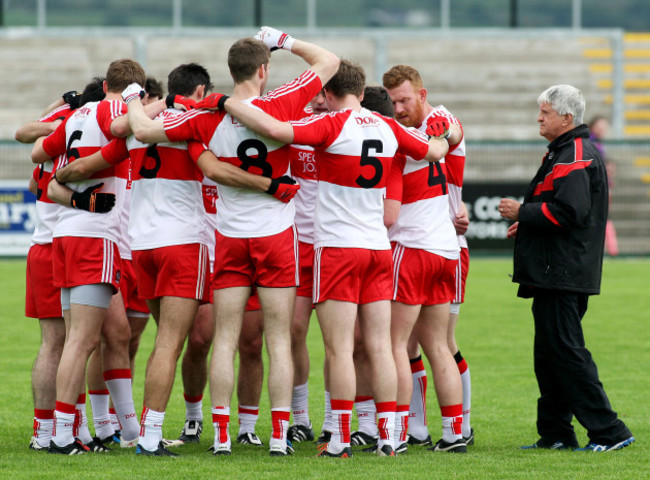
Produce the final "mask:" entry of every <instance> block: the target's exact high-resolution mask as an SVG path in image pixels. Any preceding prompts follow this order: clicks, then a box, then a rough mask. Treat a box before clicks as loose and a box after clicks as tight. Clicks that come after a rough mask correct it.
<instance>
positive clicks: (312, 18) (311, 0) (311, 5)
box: [307, 0, 316, 30]
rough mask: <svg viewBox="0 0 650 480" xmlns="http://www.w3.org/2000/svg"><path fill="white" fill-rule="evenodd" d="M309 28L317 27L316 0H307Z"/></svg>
mask: <svg viewBox="0 0 650 480" xmlns="http://www.w3.org/2000/svg"><path fill="white" fill-rule="evenodd" d="M307 28H308V29H309V30H313V29H315V28H316V0H307Z"/></svg>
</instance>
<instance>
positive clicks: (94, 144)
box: [43, 100, 126, 243]
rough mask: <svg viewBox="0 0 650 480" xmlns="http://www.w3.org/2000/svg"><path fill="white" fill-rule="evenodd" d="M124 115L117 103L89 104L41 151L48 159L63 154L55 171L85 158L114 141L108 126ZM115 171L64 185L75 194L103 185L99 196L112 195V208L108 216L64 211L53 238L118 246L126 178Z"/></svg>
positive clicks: (104, 101)
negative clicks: (94, 240) (95, 240)
mask: <svg viewBox="0 0 650 480" xmlns="http://www.w3.org/2000/svg"><path fill="white" fill-rule="evenodd" d="M125 113H126V105H125V104H124V103H122V102H121V101H118V100H102V101H101V102H89V103H86V104H85V105H83V106H82V107H80V108H78V109H76V110H75V111H74V113H73V114H72V115H70V116H69V117H68V118H67V119H66V120H65V121H64V122H63V123H62V124H61V125H59V127H58V128H57V129H56V131H54V133H52V134H51V135H50V136H48V137H47V138H46V139H45V140H44V141H43V149H44V150H45V152H47V153H48V154H49V155H50V156H52V157H55V156H58V155H61V154H64V153H65V154H66V158H65V161H64V162H61V163H60V164H59V165H58V167H59V168H61V167H63V166H65V164H67V163H70V162H73V161H74V160H76V159H77V158H81V157H86V156H88V155H91V154H93V153H95V152H96V151H98V150H100V149H101V147H103V146H105V145H107V144H108V143H109V142H110V140H111V139H112V138H113V135H112V134H111V131H110V126H111V122H112V121H113V120H114V119H115V118H117V117H119V116H120V115H123V114H125ZM117 173H118V171H117V170H116V167H110V168H107V169H105V170H100V171H99V172H97V173H95V174H94V175H93V176H91V177H90V178H89V179H87V180H82V181H79V182H69V183H67V184H66V185H67V186H68V187H69V188H70V189H72V190H74V191H76V192H83V191H84V190H86V188H88V187H90V186H92V185H96V184H98V183H103V184H104V185H103V187H102V188H101V190H100V191H101V192H106V193H114V194H115V206H114V207H113V209H112V210H111V211H110V212H108V213H90V212H87V211H85V210H77V209H74V208H64V209H63V211H62V213H61V216H60V218H59V221H58V222H57V224H56V227H55V229H54V237H91V238H105V239H108V240H111V241H113V242H115V243H117V241H118V239H119V237H120V228H119V227H120V213H121V211H122V203H123V201H124V192H125V190H126V175H123V177H122V178H120V177H118V176H117Z"/></svg>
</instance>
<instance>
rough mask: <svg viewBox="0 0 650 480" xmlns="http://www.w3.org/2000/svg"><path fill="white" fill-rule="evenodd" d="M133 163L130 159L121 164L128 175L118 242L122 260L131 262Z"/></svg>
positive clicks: (120, 168) (121, 168)
mask: <svg viewBox="0 0 650 480" xmlns="http://www.w3.org/2000/svg"><path fill="white" fill-rule="evenodd" d="M132 167H133V166H132V162H131V159H130V158H129V159H128V160H126V161H125V162H123V163H120V167H119V170H120V171H121V172H124V173H125V174H126V190H124V202H123V203H122V211H121V212H120V239H119V241H118V242H117V247H118V248H119V249H120V258H122V259H124V260H131V259H132V255H131V237H129V218H130V217H131V186H132V184H133V181H132V177H131V175H132V170H133V168H132Z"/></svg>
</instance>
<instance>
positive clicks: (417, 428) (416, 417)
mask: <svg viewBox="0 0 650 480" xmlns="http://www.w3.org/2000/svg"><path fill="white" fill-rule="evenodd" d="M411 376H412V378H413V396H412V397H411V405H410V406H409V411H410V413H409V432H408V433H409V435H410V436H412V437H415V438H417V439H418V440H424V439H425V438H427V437H428V436H429V429H428V428H427V371H426V370H425V368H424V363H423V362H422V357H418V358H417V359H416V360H411Z"/></svg>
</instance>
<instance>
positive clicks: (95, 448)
mask: <svg viewBox="0 0 650 480" xmlns="http://www.w3.org/2000/svg"><path fill="white" fill-rule="evenodd" d="M109 441H111V437H108V438H106V439H104V440H102V439H100V438H99V437H93V439H92V440H91V441H90V442H88V443H87V444H86V446H87V447H88V449H89V450H90V451H91V452H93V453H106V452H110V451H111V450H112V448H108V447H107V446H106V445H105V444H104V442H109Z"/></svg>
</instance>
